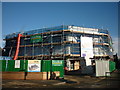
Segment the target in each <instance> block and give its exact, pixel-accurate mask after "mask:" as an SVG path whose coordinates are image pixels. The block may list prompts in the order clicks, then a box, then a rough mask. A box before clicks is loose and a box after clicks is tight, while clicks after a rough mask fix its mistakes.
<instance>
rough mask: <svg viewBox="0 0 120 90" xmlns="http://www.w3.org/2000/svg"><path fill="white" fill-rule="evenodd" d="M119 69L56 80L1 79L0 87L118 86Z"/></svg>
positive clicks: (119, 81) (119, 79)
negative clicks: (104, 74)
mask: <svg viewBox="0 0 120 90" xmlns="http://www.w3.org/2000/svg"><path fill="white" fill-rule="evenodd" d="M119 84H120V70H116V71H114V72H112V73H111V76H110V77H95V76H88V75H82V76H81V75H79V74H77V75H70V74H69V75H64V79H57V80H2V88H3V89H5V88H15V89H16V88H21V89H22V88H26V89H29V88H36V89H38V88H119Z"/></svg>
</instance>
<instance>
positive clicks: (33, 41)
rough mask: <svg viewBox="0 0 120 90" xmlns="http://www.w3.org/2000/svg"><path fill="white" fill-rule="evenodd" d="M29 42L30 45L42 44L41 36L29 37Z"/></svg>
mask: <svg viewBox="0 0 120 90" xmlns="http://www.w3.org/2000/svg"><path fill="white" fill-rule="evenodd" d="M30 42H31V43H37V42H42V36H41V35H33V36H31V37H30Z"/></svg>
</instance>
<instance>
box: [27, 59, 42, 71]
mask: <svg viewBox="0 0 120 90" xmlns="http://www.w3.org/2000/svg"><path fill="white" fill-rule="evenodd" d="M40 71H41V60H28V72H40Z"/></svg>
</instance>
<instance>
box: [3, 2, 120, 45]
mask: <svg viewBox="0 0 120 90" xmlns="http://www.w3.org/2000/svg"><path fill="white" fill-rule="evenodd" d="M117 4H118V3H117V2H106V3H105V2H85V3H84V2H54V3H53V2H45V3H43V2H35V3H33V2H26V3H25V2H18V3H15V2H3V3H2V19H3V20H2V30H3V31H2V33H3V36H5V35H6V34H10V33H13V32H18V31H21V30H22V31H28V30H32V29H38V28H43V27H52V26H59V25H62V24H63V23H64V24H65V25H71V24H72V25H78V26H83V25H84V27H93V28H104V29H108V30H109V32H110V35H111V36H112V38H113V40H114V41H116V42H115V43H117V42H118V41H117V39H118V5H117Z"/></svg>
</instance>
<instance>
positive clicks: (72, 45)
mask: <svg viewBox="0 0 120 90" xmlns="http://www.w3.org/2000/svg"><path fill="white" fill-rule="evenodd" d="M4 40H5V41H6V44H5V47H4V49H5V52H6V56H10V57H12V58H13V59H14V60H33V59H37V60H65V66H67V67H68V69H69V70H77V69H80V60H81V59H83V58H84V59H85V60H86V65H91V60H92V59H94V60H95V59H112V58H113V48H112V39H111V37H110V35H109V32H108V31H107V30H103V29H95V28H85V27H80V26H74V25H61V26H56V27H51V28H42V29H36V30H30V31H25V32H17V33H13V34H9V35H7V36H6V37H5V39H4Z"/></svg>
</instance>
